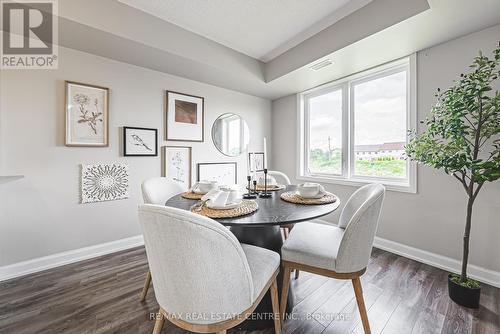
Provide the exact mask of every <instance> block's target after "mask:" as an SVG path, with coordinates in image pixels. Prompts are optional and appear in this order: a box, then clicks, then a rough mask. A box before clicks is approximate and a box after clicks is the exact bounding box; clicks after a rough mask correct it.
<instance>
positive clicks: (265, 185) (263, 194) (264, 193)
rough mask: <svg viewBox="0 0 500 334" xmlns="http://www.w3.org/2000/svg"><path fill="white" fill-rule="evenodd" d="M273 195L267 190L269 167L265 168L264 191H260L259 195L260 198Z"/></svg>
mask: <svg viewBox="0 0 500 334" xmlns="http://www.w3.org/2000/svg"><path fill="white" fill-rule="evenodd" d="M272 196H273V194H272V193H270V192H267V168H264V192H263V193H260V195H259V197H260V198H269V197H272Z"/></svg>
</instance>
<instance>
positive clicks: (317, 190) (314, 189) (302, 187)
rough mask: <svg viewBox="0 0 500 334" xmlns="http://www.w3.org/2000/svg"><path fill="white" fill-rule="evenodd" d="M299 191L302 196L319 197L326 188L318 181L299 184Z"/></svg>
mask: <svg viewBox="0 0 500 334" xmlns="http://www.w3.org/2000/svg"><path fill="white" fill-rule="evenodd" d="M297 191H298V192H299V195H300V196H302V197H306V198H307V197H317V196H322V195H324V194H325V193H326V191H325V188H324V187H323V186H322V185H321V184H318V183H307V182H306V183H302V184H299V185H298V186H297Z"/></svg>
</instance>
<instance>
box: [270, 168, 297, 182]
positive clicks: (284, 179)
mask: <svg viewBox="0 0 500 334" xmlns="http://www.w3.org/2000/svg"><path fill="white" fill-rule="evenodd" d="M267 174H268V175H270V176H272V177H274V178H275V179H276V182H278V184H284V185H286V186H288V185H290V184H292V182H290V178H289V177H288V176H287V175H286V174H285V173H283V172H279V171H277V170H270V171H268V172H267Z"/></svg>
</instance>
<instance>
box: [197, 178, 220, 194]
mask: <svg viewBox="0 0 500 334" xmlns="http://www.w3.org/2000/svg"><path fill="white" fill-rule="evenodd" d="M215 188H217V182H216V181H206V180H202V181H199V182H196V183H195V185H194V186H193V187H192V188H191V191H192V192H194V193H201V194H206V193H208V192H209V191H210V190H212V189H215Z"/></svg>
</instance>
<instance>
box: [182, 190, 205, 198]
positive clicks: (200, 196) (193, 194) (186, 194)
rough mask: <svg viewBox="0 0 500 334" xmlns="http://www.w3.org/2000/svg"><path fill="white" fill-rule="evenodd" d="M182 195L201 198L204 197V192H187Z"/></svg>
mask: <svg viewBox="0 0 500 334" xmlns="http://www.w3.org/2000/svg"><path fill="white" fill-rule="evenodd" d="M181 197H183V198H187V199H201V198H202V197H203V194H197V193H193V192H189V191H188V192H185V193H182V194H181Z"/></svg>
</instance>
